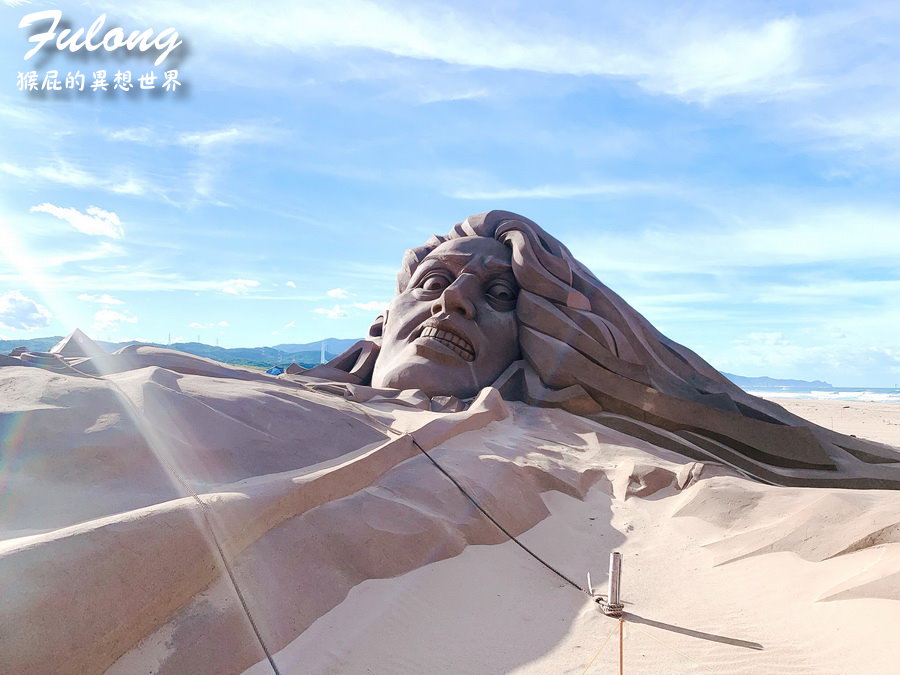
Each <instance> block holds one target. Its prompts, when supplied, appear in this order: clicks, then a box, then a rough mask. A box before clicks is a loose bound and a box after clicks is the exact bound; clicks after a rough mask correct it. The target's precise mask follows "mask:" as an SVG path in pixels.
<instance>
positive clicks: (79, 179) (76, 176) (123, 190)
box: [0, 158, 163, 195]
mask: <svg viewBox="0 0 900 675" xmlns="http://www.w3.org/2000/svg"><path fill="white" fill-rule="evenodd" d="M0 171H2V172H3V173H5V174H7V175H9V176H13V177H15V178H19V179H21V180H23V181H28V182H36V181H46V182H49V183H57V184H60V185H67V186H69V187H75V188H84V189H88V188H98V189H101V190H105V191H107V192H114V193H117V194H130V195H144V194H151V193H157V194H162V193H163V191H162V190H159V189H158V188H156V187H155V186H153V185H152V184H151V183H150V182H149V181H148V180H146V179H143V178H139V177H138V176H136V175H135V174H134V172H133V171H130V170H129V171H126V172H125V174H126V178H125V180H122V172H121V171H117V172H114V173H112V174H111V175H110V176H108V177H103V176H99V175H97V174H95V173H91V172H90V171H86V170H84V169H82V168H81V167H78V166H75V165H74V164H72V163H70V162H68V161H66V160H64V159H61V158H57V159H56V160H55V161H54V162H53V163H51V164H46V165H43V166H33V167H26V166H22V165H19V164H13V163H10V162H2V163H0Z"/></svg>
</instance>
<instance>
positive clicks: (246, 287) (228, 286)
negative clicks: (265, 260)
mask: <svg viewBox="0 0 900 675" xmlns="http://www.w3.org/2000/svg"><path fill="white" fill-rule="evenodd" d="M257 286H259V282H258V281H254V280H253V279H229V280H228V281H225V282H223V283H222V291H223V292H224V293H230V294H232V295H245V294H246V293H248V292H249V291H250V289H251V288H256V287H257Z"/></svg>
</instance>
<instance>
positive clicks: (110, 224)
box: [31, 202, 125, 239]
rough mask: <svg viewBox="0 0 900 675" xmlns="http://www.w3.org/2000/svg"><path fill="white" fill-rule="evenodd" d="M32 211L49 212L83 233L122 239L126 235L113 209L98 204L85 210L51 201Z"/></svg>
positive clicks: (33, 208) (34, 207)
mask: <svg viewBox="0 0 900 675" xmlns="http://www.w3.org/2000/svg"><path fill="white" fill-rule="evenodd" d="M31 212H32V213H48V214H50V215H51V216H54V217H55V218H59V219H60V220H62V221H65V222H67V223H68V224H69V225H71V226H72V227H74V228H75V229H76V230H78V231H79V232H81V233H82V234H89V235H91V236H95V237H110V238H111V239H121V238H122V237H124V236H125V230H124V229H123V228H122V221H121V220H119V216H118V215H117V214H116V213H114V212H113V211H104V210H103V209H101V208H99V207H97V206H89V207H87V210H86V211H84V212H81V211H79V210H78V209H76V208H72V207H65V206H56V205H55V204H50V203H49V202H44V203H43V204H38V205H37V206H32V207H31Z"/></svg>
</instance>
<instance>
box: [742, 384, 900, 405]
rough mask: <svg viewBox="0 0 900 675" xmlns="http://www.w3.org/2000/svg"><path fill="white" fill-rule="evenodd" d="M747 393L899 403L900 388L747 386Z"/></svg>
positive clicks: (766, 396)
mask: <svg viewBox="0 0 900 675" xmlns="http://www.w3.org/2000/svg"><path fill="white" fill-rule="evenodd" d="M744 391H746V392H747V393H748V394H753V395H754V396H760V397H762V398H807V399H813V400H822V401H878V402H881V403H900V389H898V388H896V387H895V388H889V389H882V388H877V387H865V388H864V387H833V388H831V389H826V388H824V387H747V388H745V389H744Z"/></svg>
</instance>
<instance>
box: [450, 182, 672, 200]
mask: <svg viewBox="0 0 900 675" xmlns="http://www.w3.org/2000/svg"><path fill="white" fill-rule="evenodd" d="M676 191H677V190H676V188H675V187H674V186H670V185H664V184H657V183H646V182H625V181H618V182H617V181H609V182H598V183H585V184H573V185H539V186H537V187H530V188H495V189H488V190H485V189H477V188H475V189H460V190H456V191H454V192H451V193H449V194H448V195H447V196H448V197H453V198H455V199H481V200H498V201H499V200H504V199H572V198H575V197H630V196H632V195H637V194H667V193H675V192H676Z"/></svg>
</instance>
